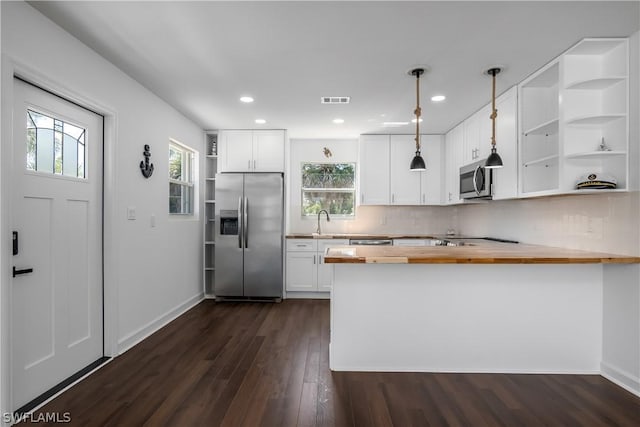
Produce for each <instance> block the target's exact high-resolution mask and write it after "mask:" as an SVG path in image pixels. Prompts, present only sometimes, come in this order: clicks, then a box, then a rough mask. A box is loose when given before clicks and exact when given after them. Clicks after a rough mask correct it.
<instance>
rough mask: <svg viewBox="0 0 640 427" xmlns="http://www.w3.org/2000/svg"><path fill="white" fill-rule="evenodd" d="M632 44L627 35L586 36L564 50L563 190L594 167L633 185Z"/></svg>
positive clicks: (623, 187)
mask: <svg viewBox="0 0 640 427" xmlns="http://www.w3.org/2000/svg"><path fill="white" fill-rule="evenodd" d="M628 49H629V48H628V41H627V39H621V38H616V39H608V38H607V39H602V38H600V39H585V40H582V41H581V42H580V43H578V44H577V45H575V46H574V47H572V48H571V49H569V50H568V51H567V52H566V53H565V54H564V55H563V56H562V81H563V82H564V85H563V89H562V90H561V97H562V102H563V108H562V116H563V125H564V129H563V156H564V157H563V161H564V169H563V176H562V178H561V180H562V183H563V185H562V190H563V192H573V191H576V190H575V184H576V182H577V181H578V180H579V179H580V178H581V177H583V176H585V175H587V174H590V173H599V174H607V175H611V176H613V177H614V178H616V180H617V182H618V187H617V189H618V190H626V189H627V183H628V155H627V153H628V150H629V146H628V144H629V124H628V122H629V120H628V113H629V81H628V76H629V51H628ZM603 142H604V146H602V144H603ZM583 191H584V190H577V191H576V192H579V193H582V192H583ZM600 191H602V190H600ZM607 191H610V190H607Z"/></svg>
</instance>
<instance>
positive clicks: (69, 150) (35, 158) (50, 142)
mask: <svg viewBox="0 0 640 427" xmlns="http://www.w3.org/2000/svg"><path fill="white" fill-rule="evenodd" d="M86 136H87V131H86V129H84V128H82V127H80V126H76V125H73V124H71V123H67V122H65V121H63V120H60V119H57V118H55V117H51V116H50V115H48V114H44V113H41V112H38V111H34V110H31V109H27V150H26V151H27V155H26V157H27V158H26V160H27V164H26V166H27V170H31V171H35V172H41V173H49V174H54V175H63V176H67V177H72V178H81V179H85V178H86V177H87V176H86V172H87V171H86V168H85V159H86V145H85V144H86V140H85V139H86Z"/></svg>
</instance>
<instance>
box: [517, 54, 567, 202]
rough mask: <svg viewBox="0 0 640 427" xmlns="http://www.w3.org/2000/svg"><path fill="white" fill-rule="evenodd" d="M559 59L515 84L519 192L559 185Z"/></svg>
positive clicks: (544, 190)
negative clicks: (518, 141) (517, 114)
mask: <svg viewBox="0 0 640 427" xmlns="http://www.w3.org/2000/svg"><path fill="white" fill-rule="evenodd" d="M559 81H560V63H559V61H557V60H556V61H554V62H551V63H550V64H548V65H547V66H545V67H544V68H542V69H541V70H540V71H538V72H537V73H535V74H533V75H532V76H531V77H529V78H528V79H527V80H525V81H524V82H522V84H521V85H520V86H519V102H520V112H521V113H520V115H519V120H520V129H523V130H524V131H523V132H522V135H521V138H520V150H519V151H520V165H521V168H520V174H521V179H520V190H519V191H520V193H522V194H531V193H535V194H540V193H542V194H544V193H553V192H555V191H557V190H558V189H559V167H558V166H559V165H558V159H559V156H560V154H559V153H560V148H559V140H560V139H559V129H560V116H559V102H558V98H559Z"/></svg>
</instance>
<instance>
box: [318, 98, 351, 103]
mask: <svg viewBox="0 0 640 427" xmlns="http://www.w3.org/2000/svg"><path fill="white" fill-rule="evenodd" d="M349 101H351V97H350V96H323V97H322V98H320V102H321V103H322V104H348V103H349Z"/></svg>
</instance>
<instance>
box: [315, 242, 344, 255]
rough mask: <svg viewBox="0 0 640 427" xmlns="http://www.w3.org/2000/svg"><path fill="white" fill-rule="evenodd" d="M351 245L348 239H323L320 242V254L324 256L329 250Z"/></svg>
mask: <svg viewBox="0 0 640 427" xmlns="http://www.w3.org/2000/svg"><path fill="white" fill-rule="evenodd" d="M348 244H349V240H347V239H322V240H318V253H319V254H320V255H323V254H324V253H325V251H326V250H327V248H331V247H334V246H346V245H348Z"/></svg>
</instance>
